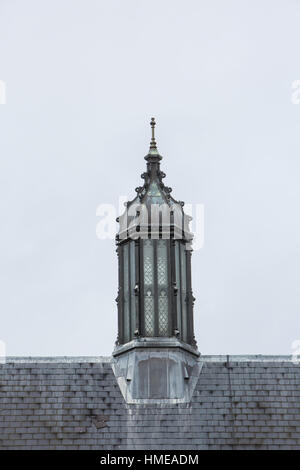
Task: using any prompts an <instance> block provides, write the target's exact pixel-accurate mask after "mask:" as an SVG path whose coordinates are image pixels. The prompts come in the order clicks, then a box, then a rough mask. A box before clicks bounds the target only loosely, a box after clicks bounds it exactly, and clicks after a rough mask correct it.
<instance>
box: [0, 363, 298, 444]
mask: <svg viewBox="0 0 300 470" xmlns="http://www.w3.org/2000/svg"><path fill="white" fill-rule="evenodd" d="M199 360H200V361H202V362H203V367H202V369H201V372H200V375H199V379H198V383H197V386H196V388H195V391H194V395H193V398H192V400H191V403H177V404H172V403H170V404H162V403H156V404H130V405H129V404H126V403H125V401H124V399H123V396H122V394H121V392H120V389H119V387H118V384H117V381H116V379H115V376H114V373H113V370H112V367H111V359H110V358H49V359H47V358H23V359H21V358H8V359H7V361H6V363H5V364H0V449H98V450H100V449H103V450H111V449H149V450H150V449H155V450H160V449H174V450H175V449H178V450H185V449H186V450H198V449H199V450H200V449H300V387H299V383H300V367H299V365H297V364H294V363H293V362H292V361H291V358H290V357H285V356H281V357H276V356H248V357H240V356H230V358H229V362H228V361H227V358H226V356H201V357H200V359H199Z"/></svg>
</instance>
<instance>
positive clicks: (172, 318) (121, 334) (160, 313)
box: [113, 118, 199, 357]
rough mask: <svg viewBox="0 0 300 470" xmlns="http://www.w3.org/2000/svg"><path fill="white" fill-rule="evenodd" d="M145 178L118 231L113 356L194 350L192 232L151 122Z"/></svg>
mask: <svg viewBox="0 0 300 470" xmlns="http://www.w3.org/2000/svg"><path fill="white" fill-rule="evenodd" d="M150 125H151V131H152V136H151V141H150V149H149V153H148V154H147V155H146V156H145V160H146V162H147V169H146V171H145V172H144V173H142V175H141V177H142V179H143V180H144V184H143V185H142V186H139V187H137V188H136V193H137V194H136V196H135V198H134V199H133V200H132V201H129V202H127V203H125V211H124V213H123V214H122V215H121V216H120V217H118V219H117V221H118V222H119V232H118V234H117V236H116V244H117V254H118V260H119V288H118V296H117V299H116V300H117V305H118V337H117V341H116V347H115V350H114V353H113V355H114V357H119V356H122V355H124V353H128V351H132V350H135V352H136V351H137V350H139V351H144V352H145V351H149V352H150V351H153V352H154V351H156V352H157V351H161V352H162V351H164V353H166V348H167V349H170V348H171V350H172V351H175V350H176V351H178V350H181V351H185V352H186V353H189V354H190V355H192V356H198V355H199V352H198V350H197V345H196V341H195V337H194V321H193V305H194V301H195V299H194V297H193V292H192V281H191V252H192V249H191V247H192V238H193V235H192V233H191V232H190V230H189V222H190V221H191V217H190V216H188V215H187V214H185V212H184V209H183V207H184V203H183V202H182V201H176V200H175V199H174V198H173V197H172V196H171V192H172V188H170V187H168V186H165V184H164V183H163V179H164V178H165V176H166V175H165V173H163V172H162V171H161V169H160V162H161V160H162V156H161V155H160V154H159V153H158V150H157V144H156V140H155V119H154V118H152V119H151V122H150Z"/></svg>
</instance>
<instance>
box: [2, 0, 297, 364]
mask: <svg viewBox="0 0 300 470" xmlns="http://www.w3.org/2000/svg"><path fill="white" fill-rule="evenodd" d="M299 22H300V2H299V1H296V0H294V1H292V0H281V1H278V0H277V1H276V0H254V1H253V0H252V1H246V0H218V1H212V0H206V1H201V0H186V1H183V0H182V1H178V0H163V1H162V0H159V1H158V0H152V1H146V0H135V1H133V0H126V1H124V0H123V1H116V0H105V1H104V0H80V1H79V0H72V1H71V0H59V1H58V0H51V1H50V0H48V1H43V2H40V1H38V0H26V1H24V0H15V1H13V2H12V1H9V0H0V79H1V80H4V81H5V82H6V95H7V103H6V104H5V105H0V129H1V131H0V134H1V139H0V159H1V160H0V182H1V183H0V184H1V186H0V188H1V195H0V209H1V221H2V224H1V245H0V260H1V267H0V276H1V296H0V312H1V324H0V339H2V340H3V341H5V342H6V346H7V354H9V355H98V354H100V355H102V354H110V353H111V351H112V349H113V345H114V341H115V337H116V327H117V311H116V306H115V302H114V299H115V297H116V291H117V258H116V254H115V246H114V242H113V241H111V240H106V241H100V240H98V239H97V237H96V224H97V218H96V208H97V206H98V205H99V204H100V203H113V204H117V202H118V197H119V195H128V196H129V197H130V198H131V197H132V196H133V195H134V194H135V193H134V188H135V187H136V186H138V185H140V184H141V182H142V180H141V179H140V174H141V173H142V172H143V171H144V168H145V161H144V159H143V157H144V155H145V154H146V152H147V151H148V145H149V139H150V129H149V119H150V117H151V116H152V115H153V116H155V117H156V120H157V141H158V146H159V150H160V153H161V154H162V155H163V157H164V159H163V161H162V169H163V171H165V173H166V174H167V178H166V180H165V181H166V184H168V185H170V186H172V188H173V194H174V196H175V197H176V198H178V199H181V200H184V201H186V202H189V203H203V204H204V205H205V245H204V247H203V249H202V250H200V251H197V252H195V253H194V255H193V265H192V270H193V288H194V294H195V297H196V299H197V300H196V303H195V325H196V337H197V340H198V346H199V349H200V351H201V352H202V353H204V354H219V353H223V354H226V353H230V354H242V353H265V354H266V353H269V354H276V353H284V354H290V353H291V351H292V350H291V343H292V341H293V340H295V339H300V292H299V291H300V288H299V281H300V236H299V235H300V220H299V204H300V184H299V180H300V138H299V135H300V133H299V125H300V105H294V104H292V103H291V84H292V82H293V81H294V80H297V79H300V63H299V44H300V28H299Z"/></svg>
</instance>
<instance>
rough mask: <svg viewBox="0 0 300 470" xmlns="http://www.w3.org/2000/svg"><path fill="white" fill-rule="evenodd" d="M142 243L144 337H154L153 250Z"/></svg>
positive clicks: (149, 245) (148, 242) (151, 245)
mask: <svg viewBox="0 0 300 470" xmlns="http://www.w3.org/2000/svg"><path fill="white" fill-rule="evenodd" d="M153 248H154V247H153V241H152V240H145V241H144V326H145V336H154V282H153V281H154V249H153Z"/></svg>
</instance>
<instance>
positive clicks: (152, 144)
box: [150, 117, 156, 149]
mask: <svg viewBox="0 0 300 470" xmlns="http://www.w3.org/2000/svg"><path fill="white" fill-rule="evenodd" d="M155 124H156V122H155V119H154V117H153V118H151V121H150V126H151V130H152V137H151V142H150V149H156V142H155V135H154V128H155Z"/></svg>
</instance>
